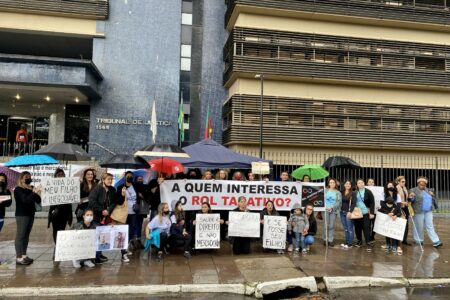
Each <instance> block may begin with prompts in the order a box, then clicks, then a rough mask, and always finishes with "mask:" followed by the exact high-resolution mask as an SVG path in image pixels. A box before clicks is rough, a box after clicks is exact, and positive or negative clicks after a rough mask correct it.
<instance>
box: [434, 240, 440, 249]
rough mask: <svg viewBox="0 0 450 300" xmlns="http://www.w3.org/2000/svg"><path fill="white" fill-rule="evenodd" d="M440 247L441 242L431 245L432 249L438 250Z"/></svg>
mask: <svg viewBox="0 0 450 300" xmlns="http://www.w3.org/2000/svg"><path fill="white" fill-rule="evenodd" d="M441 246H442V242H441V241H438V242H436V243H434V244H433V247H434V248H439V247H441Z"/></svg>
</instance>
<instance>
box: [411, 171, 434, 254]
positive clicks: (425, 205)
mask: <svg viewBox="0 0 450 300" xmlns="http://www.w3.org/2000/svg"><path fill="white" fill-rule="evenodd" d="M427 184H428V179H427V178H426V177H423V176H420V177H419V178H417V187H415V188H412V189H411V190H410V191H409V194H410V195H409V197H410V199H411V203H412V208H413V209H414V217H413V220H414V225H415V227H416V230H415V231H414V240H415V242H416V244H419V243H420V244H423V240H424V238H423V227H424V225H425V228H426V230H427V233H428V237H429V238H430V240H431V242H432V243H433V247H435V248H439V247H441V246H442V242H441V240H440V239H439V236H438V235H437V233H436V231H435V230H434V225H433V203H435V201H436V198H435V195H434V193H433V192H432V191H430V190H429V189H428V188H427Z"/></svg>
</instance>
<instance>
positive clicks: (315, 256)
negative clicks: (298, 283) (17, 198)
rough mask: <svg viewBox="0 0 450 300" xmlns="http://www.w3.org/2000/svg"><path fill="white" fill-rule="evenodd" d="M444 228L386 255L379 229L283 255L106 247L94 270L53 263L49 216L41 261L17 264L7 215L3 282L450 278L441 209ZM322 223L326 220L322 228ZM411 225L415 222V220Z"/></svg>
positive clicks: (41, 226)
mask: <svg viewBox="0 0 450 300" xmlns="http://www.w3.org/2000/svg"><path fill="white" fill-rule="evenodd" d="M435 224H436V229H437V232H438V234H439V236H440V238H441V240H442V242H443V243H444V246H443V247H441V248H439V249H434V248H433V247H432V246H431V242H430V241H429V240H428V239H426V240H425V251H424V252H422V251H421V250H420V247H418V246H405V247H403V248H404V249H403V250H404V254H403V256H396V255H392V254H386V253H385V252H384V251H383V250H382V249H381V247H380V246H381V245H382V244H383V243H384V237H382V236H380V235H377V236H376V238H377V244H376V246H375V248H374V251H373V252H372V253H367V252H366V251H364V249H358V248H353V249H349V250H344V249H340V248H339V247H335V248H328V249H326V248H325V247H324V246H323V245H322V243H321V240H320V239H317V240H316V243H315V244H314V245H313V247H312V252H311V254H309V255H306V256H302V255H300V256H298V257H293V256H292V254H284V255H279V254H277V253H276V252H275V251H263V250H262V248H261V246H260V243H259V242H256V241H255V242H254V243H252V254H251V255H240V256H235V255H233V254H232V252H231V248H230V244H229V243H228V242H225V241H224V242H222V243H221V249H219V250H214V251H210V252H207V251H199V253H198V254H196V255H194V256H193V258H192V259H191V260H186V259H185V258H184V257H183V256H182V251H181V249H177V250H175V251H174V252H173V253H172V254H170V255H169V256H167V257H166V258H165V259H164V261H163V262H157V261H156V260H155V259H154V258H150V260H149V259H148V257H147V255H144V253H139V252H137V253H135V254H133V256H132V258H131V263H129V264H122V263H121V261H120V252H117V251H114V252H105V253H104V254H105V255H106V256H107V257H109V261H108V262H106V263H104V264H103V265H101V266H98V267H96V268H94V269H91V270H88V269H84V268H82V269H80V270H76V269H74V268H73V267H72V264H71V262H61V263H54V262H53V261H52V255H53V241H52V237H51V229H47V226H46V225H47V220H46V219H36V221H35V226H34V227H33V231H32V233H31V237H30V245H29V251H28V254H29V256H30V257H32V258H34V259H35V262H34V263H33V264H32V265H30V266H28V267H23V266H17V267H16V266H15V263H14V256H15V255H14V254H15V250H14V241H13V239H14V235H15V227H16V226H15V220H14V219H6V222H5V227H4V228H3V231H2V232H1V233H0V257H1V258H2V259H8V260H9V262H10V264H8V265H6V266H4V265H2V266H0V287H21V286H49V287H50V286H98V285H114V284H180V283H243V282H248V281H251V282H254V281H259V282H260V281H270V280H278V279H285V278H292V277H301V276H316V277H323V276H378V277H419V278H421V277H449V274H450V267H449V261H450V251H448V247H449V245H450V231H449V230H448V228H450V218H445V217H438V216H435ZM321 226H322V224H321V223H319V229H318V232H320V230H321ZM410 227H412V226H410ZM335 236H336V244H337V245H339V244H340V242H341V241H342V239H343V231H342V228H341V225H340V223H339V222H336V234H335Z"/></svg>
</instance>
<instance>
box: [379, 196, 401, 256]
mask: <svg viewBox="0 0 450 300" xmlns="http://www.w3.org/2000/svg"><path fill="white" fill-rule="evenodd" d="M378 211H379V212H381V213H383V214H386V215H388V216H390V217H391V218H392V220H394V221H395V220H396V219H397V218H400V217H401V216H402V212H401V210H400V207H398V205H397V204H396V203H395V201H394V198H392V197H391V196H387V197H386V200H384V201H382V202H381V207H380V209H379V210H378ZM389 252H392V253H393V254H398V255H402V254H403V252H398V241H397V240H396V239H393V238H390V237H386V253H388V254H389Z"/></svg>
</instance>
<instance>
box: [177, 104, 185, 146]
mask: <svg viewBox="0 0 450 300" xmlns="http://www.w3.org/2000/svg"><path fill="white" fill-rule="evenodd" d="M178 129H179V130H180V143H182V142H184V110H183V101H181V104H180V114H179V116H178Z"/></svg>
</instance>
